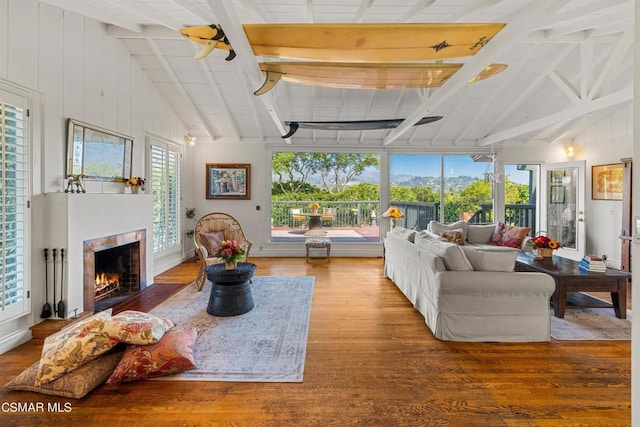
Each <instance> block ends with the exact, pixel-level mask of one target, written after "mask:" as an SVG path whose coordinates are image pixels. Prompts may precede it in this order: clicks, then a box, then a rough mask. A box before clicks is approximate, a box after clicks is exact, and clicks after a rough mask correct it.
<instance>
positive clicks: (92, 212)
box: [45, 193, 153, 317]
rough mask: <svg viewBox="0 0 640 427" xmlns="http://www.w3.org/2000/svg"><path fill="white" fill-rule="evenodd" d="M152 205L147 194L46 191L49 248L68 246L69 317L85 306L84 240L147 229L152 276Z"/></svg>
mask: <svg viewBox="0 0 640 427" xmlns="http://www.w3.org/2000/svg"><path fill="white" fill-rule="evenodd" d="M152 208H153V204H152V198H151V196H150V195H148V194H89V193H85V194H67V193H49V194H47V195H46V212H47V219H46V234H47V236H46V238H45V242H46V245H47V247H48V248H50V249H52V248H57V249H60V248H64V250H65V278H64V282H65V283H64V292H63V295H62V298H63V299H64V301H65V304H66V307H67V313H66V317H71V316H73V314H74V309H77V312H78V313H81V312H82V311H84V309H85V307H84V302H83V282H84V272H83V262H84V259H83V253H82V251H83V243H84V241H85V240H90V239H95V238H99V237H105V236H111V235H114V234H120V233H126V232H129V231H134V230H141V229H146V231H147V248H146V249H147V250H146V276H147V277H148V278H152V277H153V276H152V272H153V238H152V236H153V233H152V226H153V209H152ZM149 282H153V281H152V280H149ZM59 289H60V288H58V293H59ZM49 295H50V296H51V291H50V294H49Z"/></svg>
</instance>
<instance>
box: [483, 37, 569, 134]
mask: <svg viewBox="0 0 640 427" xmlns="http://www.w3.org/2000/svg"><path fill="white" fill-rule="evenodd" d="M574 48H575V46H574V45H569V46H567V47H565V48H564V49H563V50H561V51H560V52H559V53H558V55H557V56H556V57H555V59H554V60H553V61H551V62H550V63H549V64H548V65H547V66H546V67H545V69H544V72H542V73H540V74H538V77H537V78H536V79H534V80H532V81H530V82H529V85H528V86H527V87H526V88H525V89H524V90H522V91H520V93H519V94H518V95H517V96H516V97H515V98H514V99H513V100H512V101H511V102H510V105H509V108H505V109H504V110H502V112H501V113H500V115H499V116H498V118H497V119H496V120H494V121H493V123H492V127H491V129H490V131H489V133H491V132H493V131H494V130H495V129H497V128H498V127H499V126H501V125H502V124H503V122H504V121H505V120H506V119H507V118H508V117H509V116H510V115H511V114H512V113H513V112H514V111H515V110H516V108H518V107H519V106H520V105H521V104H522V103H523V102H524V101H525V100H527V99H528V98H529V96H530V95H531V94H532V93H533V92H534V90H536V89H537V88H538V87H539V86H540V84H541V83H542V81H543V80H544V79H546V77H547V75H548V74H549V73H550V72H551V71H552V70H553V69H554V68H555V67H556V66H557V65H558V64H559V63H560V62H562V61H563V60H564V59H565V58H566V57H567V56H568V55H569V54H570V53H571V51H572V50H573V49H574Z"/></svg>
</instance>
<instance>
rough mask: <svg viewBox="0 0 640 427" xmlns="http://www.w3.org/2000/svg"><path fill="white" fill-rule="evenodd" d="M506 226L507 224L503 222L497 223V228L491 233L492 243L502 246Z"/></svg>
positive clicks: (490, 241)
mask: <svg viewBox="0 0 640 427" xmlns="http://www.w3.org/2000/svg"><path fill="white" fill-rule="evenodd" d="M504 227H505V225H504V224H503V223H501V222H498V223H497V224H496V228H495V229H494V230H493V234H491V239H490V240H489V243H492V244H494V245H497V246H502V238H503V236H504Z"/></svg>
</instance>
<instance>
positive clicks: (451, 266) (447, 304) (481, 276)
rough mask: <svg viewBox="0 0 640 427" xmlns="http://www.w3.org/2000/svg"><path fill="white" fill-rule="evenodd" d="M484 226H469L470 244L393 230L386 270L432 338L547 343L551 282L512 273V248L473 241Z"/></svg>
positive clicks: (387, 246) (514, 252)
mask: <svg viewBox="0 0 640 427" xmlns="http://www.w3.org/2000/svg"><path fill="white" fill-rule="evenodd" d="M474 227H485V228H484V229H480V228H478V229H474ZM494 227H495V226H494ZM433 228H435V227H431V224H430V229H431V230H433ZM489 228H490V226H482V225H479V226H474V225H468V226H467V233H466V236H467V238H469V237H471V242H468V241H465V244H464V245H462V246H461V245H457V244H455V243H450V242H446V241H442V240H441V239H440V236H439V235H438V234H435V232H433V231H421V232H416V231H413V230H407V229H404V228H402V227H395V228H394V229H393V230H392V231H391V232H389V233H388V234H387V236H386V237H385V239H384V247H385V258H384V270H385V275H386V276H387V277H388V278H389V279H391V280H392V281H393V282H394V283H395V284H396V286H397V287H398V288H399V289H400V290H401V291H402V292H403V293H404V295H405V296H406V297H407V298H408V299H409V301H411V303H412V304H413V306H414V307H415V308H416V310H418V311H419V312H420V313H421V314H422V315H423V316H424V318H425V321H426V324H427V326H428V327H429V328H430V329H431V331H432V332H433V335H434V336H435V337H436V338H438V339H441V340H445V341H488V342H537V341H549V340H550V328H551V319H550V314H549V299H550V297H551V294H552V293H553V291H554V289H555V283H554V281H553V279H552V278H551V277H550V276H548V275H546V274H543V273H520V272H514V271H513V269H514V265H515V258H516V256H517V253H518V251H519V248H506V247H501V246H496V245H492V244H490V243H488V242H487V241H485V242H484V243H482V242H474V240H475V239H476V237H478V236H480V235H482V231H484V232H485V233H484V235H487V231H489ZM489 235H490V233H489Z"/></svg>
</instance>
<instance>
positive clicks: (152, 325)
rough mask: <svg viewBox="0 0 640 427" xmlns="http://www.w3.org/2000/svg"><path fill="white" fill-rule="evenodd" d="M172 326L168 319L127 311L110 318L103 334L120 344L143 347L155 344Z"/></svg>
mask: <svg viewBox="0 0 640 427" xmlns="http://www.w3.org/2000/svg"><path fill="white" fill-rule="evenodd" d="M174 326H175V323H173V322H172V321H171V320H169V319H163V318H160V317H157V316H154V315H153V314H149V313H143V312H141V311H133V310H127V311H123V312H122V313H118V314H116V315H115V316H113V317H111V319H109V320H108V321H107V322H106V323H105V327H104V329H103V333H104V334H105V335H106V336H108V337H110V338H113V339H116V340H118V341H120V342H124V343H127V344H139V345H145V344H155V343H157V342H158V341H160V339H161V338H162V337H163V336H164V334H165V333H166V332H167V331H168V330H169V329H171V328H173V327H174Z"/></svg>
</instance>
